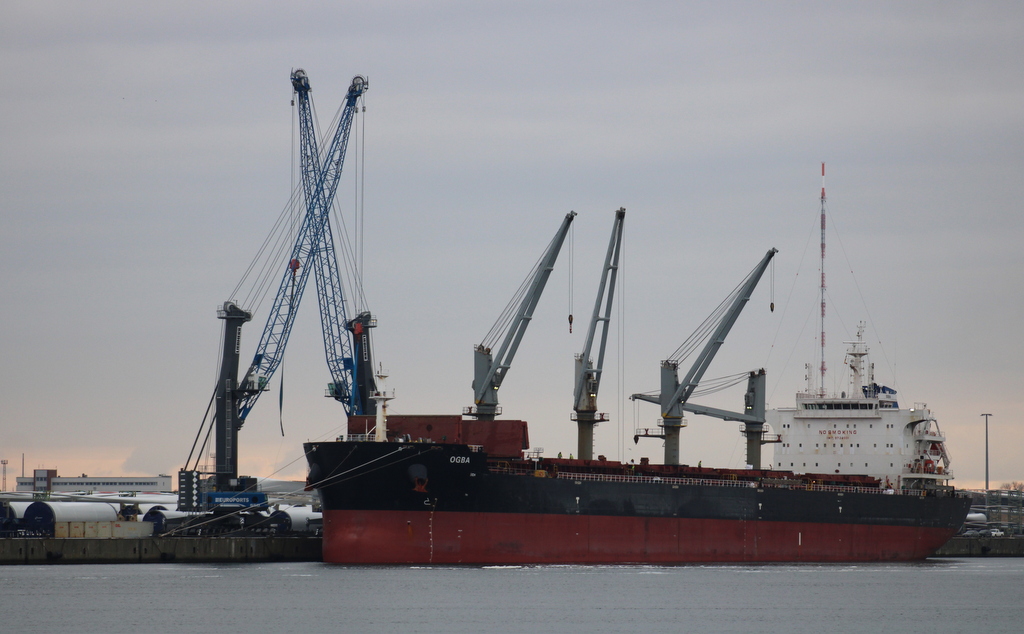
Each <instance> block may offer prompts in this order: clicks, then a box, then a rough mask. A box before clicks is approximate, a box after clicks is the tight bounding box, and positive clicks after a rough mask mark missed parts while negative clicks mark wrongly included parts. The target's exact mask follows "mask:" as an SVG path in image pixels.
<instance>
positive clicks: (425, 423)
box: [304, 192, 970, 565]
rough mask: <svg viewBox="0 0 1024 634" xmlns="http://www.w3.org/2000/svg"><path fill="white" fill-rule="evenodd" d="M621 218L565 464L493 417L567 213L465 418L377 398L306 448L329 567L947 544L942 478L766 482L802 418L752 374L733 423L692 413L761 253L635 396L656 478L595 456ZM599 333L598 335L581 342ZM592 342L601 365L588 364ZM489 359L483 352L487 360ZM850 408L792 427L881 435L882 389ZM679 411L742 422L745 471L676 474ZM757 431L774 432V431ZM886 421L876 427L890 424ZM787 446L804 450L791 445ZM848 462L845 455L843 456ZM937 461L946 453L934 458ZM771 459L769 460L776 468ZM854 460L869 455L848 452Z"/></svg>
mask: <svg viewBox="0 0 1024 634" xmlns="http://www.w3.org/2000/svg"><path fill="white" fill-rule="evenodd" d="M823 199H824V192H823ZM623 214H624V210H621V209H620V210H619V212H617V215H616V225H615V229H613V237H612V240H611V242H610V244H609V249H608V254H607V256H606V260H605V274H604V277H603V278H602V281H601V285H600V288H599V292H598V299H597V302H596V304H595V308H594V312H593V315H592V318H591V322H590V329H589V331H588V334H587V339H586V341H587V343H586V346H585V348H584V351H583V353H582V354H580V355H578V356H577V363H576V373H577V374H576V391H575V406H574V409H575V413H574V415H573V418H574V420H575V421H576V422H577V424H578V432H579V435H578V438H579V441H578V447H577V454H576V457H575V458H573V457H572V456H570V457H569V458H562V455H561V454H559V455H558V456H557V457H551V456H544V455H543V450H540V449H533V450H531V449H529V448H530V446H531V445H530V442H529V430H528V425H527V423H526V422H525V421H520V420H501V419H499V418H498V417H497V415H498V414H499V413H500V408H499V407H498V404H497V390H498V386H499V385H500V382H501V380H502V379H503V378H504V375H505V373H506V372H507V370H508V368H509V367H510V366H511V355H512V354H514V352H515V347H516V346H517V345H518V342H519V340H520V339H521V338H522V334H523V329H525V325H526V324H527V323H529V319H530V316H531V314H532V309H533V306H535V305H536V298H537V296H538V295H539V291H540V289H542V288H543V283H544V280H545V279H546V277H545V272H546V271H549V270H550V268H551V266H553V263H554V257H552V252H554V253H555V254H557V248H558V246H559V245H560V239H559V235H562V236H563V237H564V230H565V228H566V227H567V224H568V222H571V220H572V216H573V215H575V214H570V215H569V216H567V217H566V222H565V223H563V227H562V229H561V230H560V234H556V238H555V240H553V241H552V244H551V245H549V248H548V251H547V253H546V255H545V256H544V257H542V258H541V260H540V265H539V266H538V267H537V268H536V269H535V273H534V276H535V277H534V278H533V281H532V282H530V283H528V284H524V288H529V289H530V290H529V291H528V292H527V293H526V294H525V295H524V297H523V299H522V303H521V304H520V308H519V309H518V310H517V311H516V313H515V314H514V315H513V316H511V318H509V319H506V324H507V330H506V331H505V332H506V333H507V334H506V337H505V340H504V343H502V344H501V345H500V346H499V345H498V341H499V338H495V339H494V340H493V341H492V342H488V341H487V340H485V342H483V343H481V344H480V345H479V346H477V349H476V352H477V358H476V375H475V380H474V385H473V387H474V391H475V405H474V406H473V407H470V408H467V409H466V410H465V411H464V412H463V415H462V416H459V415H452V416H393V417H389V416H388V415H387V407H386V402H387V400H388V399H390V398H391V396H390V394H386V393H384V392H378V393H377V394H376V396H375V398H377V399H378V407H377V410H376V417H370V416H352V417H350V418H349V422H348V430H347V431H348V433H347V434H345V435H343V436H341V437H339V438H338V439H337V440H336V441H332V442H309V443H306V444H305V446H304V448H305V453H306V456H307V460H308V463H309V473H308V486H309V488H313V489H316V490H317V491H319V495H320V498H321V503H322V505H323V522H324V526H323V558H324V561H325V562H330V563H341V564H476V565H488V564H620V563H645V564H678V563H691V562H801V561H803V562H852V561H908V560H917V559H924V558H926V557H928V556H930V555H932V554H934V553H935V551H936V550H937V549H938V548H940V547H941V546H942V545H943V544H945V543H946V541H947V540H948V539H949V538H950V537H952V536H953V535H954V534H955V533H956V532H957V530H958V529H959V528H960V527H961V526H962V524H963V522H964V518H965V516H966V514H967V512H968V509H969V508H970V499H969V498H967V497H964V496H963V495H962V494H960V493H959V492H957V491H955V490H954V489H953V487H951V486H949V484H948V464H947V465H946V466H947V469H945V470H943V472H942V473H940V474H934V475H933V474H932V473H929V474H928V475H927V476H925V475H923V474H920V473H918V474H916V476H917V477H905V478H902V479H900V481H899V482H898V483H897V482H894V481H892V480H888V481H886V480H883V479H880V478H878V477H875V476H873V475H870V474H863V473H860V474H858V473H852V472H849V471H853V470H854V469H853V465H852V464H851V466H850V467H849V468H847V469H840V468H837V469H824V468H822V469H820V470H818V471H814V470H811V472H809V473H798V472H797V471H796V470H793V469H790V470H783V469H781V468H773V467H776V465H775V464H771V465H768V467H767V468H762V466H761V461H760V452H761V448H762V446H763V445H765V444H768V443H774V444H780V445H782V446H785V447H787V448H788V445H789V444H790V443H789V441H788V440H787V437H786V433H787V432H789V427H790V426H791V425H790V424H791V423H792V422H793V421H794V420H797V419H799V418H800V414H797V415H796V416H795V417H794V415H792V414H787V415H785V416H784V417H783V418H784V420H785V421H786V422H785V423H781V422H778V421H781V420H783V418H780V417H779V415H778V414H777V413H776V412H773V413H772V414H771V415H769V416H766V410H765V399H764V385H765V371H764V370H763V369H762V370H755V371H752V372H749V374H748V375H747V376H746V377H745V378H746V379H747V385H748V387H747V393H746V395H745V397H744V408H743V410H742V411H741V412H727V411H723V410H719V409H714V408H710V407H704V406H701V405H698V404H695V403H692V402H691V401H690V397H691V396H692V395H693V393H694V390H695V388H696V387H697V385H698V384H699V383H700V381H701V378H702V376H703V374H704V371H705V370H706V369H707V366H708V365H709V364H710V362H711V359H713V358H714V356H715V353H716V351H717V350H718V347H719V346H721V344H722V343H723V342H724V340H725V336H726V335H727V333H728V332H729V330H730V328H731V327H732V325H733V324H734V323H735V321H736V318H737V316H738V315H739V313H740V311H741V310H742V308H743V306H744V305H745V304H746V303H747V301H748V300H749V298H750V295H751V292H752V291H753V289H754V287H755V286H756V284H757V282H758V280H759V279H760V277H761V274H762V273H764V271H765V269H766V268H767V266H768V262H769V261H770V260H771V258H772V256H773V255H774V253H775V250H774V249H772V250H770V251H769V252H768V253H767V254H766V255H765V257H764V258H763V259H762V260H761V262H760V263H759V264H758V265H757V266H756V267H755V268H754V270H753V271H751V272H750V273H749V274H748V276H747V277H746V278H745V280H744V281H743V282H742V283H741V284H740V286H738V287H737V289H736V290H734V291H733V293H732V294H731V295H730V296H729V297H728V298H727V300H726V301H725V302H723V303H722V304H721V306H720V307H719V309H716V312H715V313H714V314H713V316H712V318H709V320H707V321H706V322H705V323H704V324H702V325H701V327H700V328H699V329H698V332H699V333H701V336H700V337H697V338H694V337H691V339H689V340H687V343H684V345H683V346H680V349H679V350H677V354H675V355H673V356H672V357H670V358H669V359H668V360H666V361H663V362H662V366H661V370H662V376H661V391H660V393H659V394H656V395H655V394H651V393H647V394H634V395H633V397H634V398H635V399H638V400H643V401H649V402H653V403H657V404H659V405H660V406H661V415H662V418H661V419H660V421H659V423H658V425H657V427H655V428H652V429H638V430H636V435H635V436H634V441H639V439H640V438H641V437H655V438H658V439H661V440H662V441H663V442H664V447H665V459H664V463H663V464H653V463H651V462H650V461H649V460H648V459H646V458H642V459H641V461H640V463H639V464H633V463H623V462H619V461H612V460H607V459H606V458H605V457H604V456H597V457H596V458H595V457H594V456H593V452H592V449H593V428H594V425H596V424H598V423H600V422H602V421H605V420H607V417H606V415H604V414H597V413H596V397H597V393H598V388H599V384H600V376H601V370H602V365H603V357H604V345H603V344H604V341H605V337H606V334H607V324H608V322H609V321H610V316H611V304H612V300H611V297H612V295H611V289H612V288H614V278H615V271H616V270H617V256H618V248H619V247H618V244H619V242H618V240H620V239H621V221H622V217H623ZM616 232H617V233H616ZM617 236H618V237H617ZM528 282H529V280H528ZM570 324H571V318H570ZM492 330H493V329H492ZM598 330H600V331H601V335H600V336H595V335H596V331H598ZM595 341H597V342H599V343H598V345H599V352H598V354H597V355H596V356H595V357H592V356H591V345H592V344H594V342H595ZM701 344H703V347H701ZM492 350H494V351H496V352H497V356H496V357H495V358H492ZM696 350H699V351H700V353H699V354H698V355H696V356H697V361H696V362H695V363H694V364H693V366H692V367H691V368H690V369H689V371H688V372H687V373H686V374H685V376H684V378H683V379H682V380H680V379H679V367H680V363H681V362H682V360H683V359H684V358H686V357H687V356H688V355H689V353H690V352H693V351H696ZM595 358H596V362H595ZM858 358H860V357H858ZM381 378H382V377H381ZM742 378H743V377H742V376H741V378H740V380H742ZM382 383H383V381H381V384H382ZM875 387H876V388H877V387H878V386H875ZM858 399H859V400H858V401H857V402H858V405H857V407H858V410H857V411H856V412H853V411H852V410H850V408H849V404H850V403H851V402H853V400H854V399H852V398H850V399H847V398H845V395H843V398H841V399H829V398H826V396H825V395H824V394H823V393H821V394H817V395H816V398H815V399H811V398H807V399H804V401H799V399H798V401H799V404H800V405H801V406H803V407H805V408H806V409H807V412H805V413H809V412H812V411H813V412H819V411H825V410H826V407H828V405H827V404H828V403H835V402H838V403H841V404H840V405H839V407H838V409H832V408H831V407H829V408H828V409H829V410H830V412H829V416H828V417H827V418H828V420H827V421H825V420H822V421H815V424H816V425H817V426H822V427H823V426H824V425H825V424H826V423H827V424H828V425H829V426H830V427H831V425H835V426H836V431H837V432H838V425H839V423H840V422H842V423H843V424H844V425H845V424H846V423H848V422H849V420H852V419H855V420H854V422H855V423H857V424H866V425H873V424H874V423H876V422H877V423H879V427H881V421H882V417H883V416H887V415H888V412H887V410H886V408H889V407H891V406H892V405H893V404H894V402H895V399H894V397H893V395H892V394H891V393H890V391H888V390H882V389H874V388H871V389H870V390H868V389H865V390H864V391H863V394H861V395H858ZM842 403H846V406H845V408H844V406H843V405H842ZM684 412H689V413H696V414H701V415H709V416H715V417H718V418H721V419H724V420H732V421H739V422H740V423H741V432H742V433H743V434H744V436H745V437H746V440H747V463H748V464H747V466H746V468H744V469H721V468H705V467H703V466H702V465H701V464H698V465H697V466H696V467H694V466H690V465H685V464H679V436H680V432H681V430H682V428H684V427H685V426H686V421H685V419H684V418H683V414H684ZM786 416H788V417H786ZM768 418H772V419H773V420H774V421H776V425H778V426H780V427H783V428H784V429H776V431H778V432H780V433H774V434H773V433H770V432H771V429H772V428H771V427H770V425H769V423H768V422H767V420H768ZM876 418H877V419H878V420H877V421H876V420H875V419H876ZM885 420H886V423H885V424H886V425H890V424H893V425H894V424H895V423H896V422H897V419H892V420H891V421H890V418H885ZM899 421H900V422H901V423H903V425H902V426H905V427H907V429H906V430H903V429H901V430H900V433H901V434H902V433H907V434H910V436H908V438H916V437H920V438H918V440H920V441H921V443H920V445H921V447H924V448H926V449H930V448H932V447H933V446H934V445H935V441H936V440H938V439H941V437H938V438H933V437H932V436H931V435H929V433H930V430H931V427H930V419H929V418H922V417H920V416H916V417H913V419H912V420H906V421H903V420H902V419H899ZM922 423H924V425H922ZM808 424H809V423H808ZM818 431H819V430H818V429H817V428H816V429H815V430H811V431H810V432H806V433H811V434H817V433H818ZM844 431H845V430H844ZM794 434H795V431H794ZM915 434H916V436H915ZM834 435H835V437H836V438H838V437H839V434H838V433H837V434H834ZM863 436H865V437H866V436H867V434H866V433H865V434H864V435H863ZM794 437H795V436H794ZM830 438H831V436H830ZM819 442H820V441H819ZM797 444H801V448H802V443H799V442H798V443H797ZM844 444H845V441H844ZM845 449H846V448H845V447H844V448H843V451H842V454H841V455H842V457H847V452H846V451H845ZM819 451H824V450H821V449H820V448H819ZM942 452H943V455H944V448H943V449H942ZM784 453H785V452H778V451H777V452H776V458H778V460H776V462H780V461H781V460H782V459H783V458H782V456H783V454H784ZM829 453H830V454H833V453H834V454H838V453H839V450H838V448H837V449H836V451H835V452H832V450H831V448H830V449H829ZM866 453H869V452H868V450H867V449H865V450H864V451H863V452H861V453H860V454H858V456H862V455H863V454H866ZM829 457H830V458H831V457H832V456H831V455H830V456H829ZM819 462H821V460H819ZM848 462H849V461H848ZM894 464H895V462H894ZM920 464H922V463H919V462H918V463H916V464H912V465H911V467H914V468H916V467H918V466H919V465H920ZM778 466H780V467H781V464H780V465H778ZM900 466H901V467H902V466H903V465H902V464H901V465H900ZM917 471H918V472H921V471H924V469H917ZM933 471H938V470H937V469H936V470H933Z"/></svg>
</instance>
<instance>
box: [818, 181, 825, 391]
mask: <svg viewBox="0 0 1024 634" xmlns="http://www.w3.org/2000/svg"><path fill="white" fill-rule="evenodd" d="M820 270H821V368H820V371H821V383H820V385H819V391H818V395H819V396H825V164H824V163H822V164H821V265H820Z"/></svg>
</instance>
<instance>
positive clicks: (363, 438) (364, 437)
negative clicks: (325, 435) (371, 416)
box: [338, 433, 377, 442]
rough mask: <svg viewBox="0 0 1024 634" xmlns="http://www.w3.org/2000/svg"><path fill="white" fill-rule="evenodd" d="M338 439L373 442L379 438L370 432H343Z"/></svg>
mask: <svg viewBox="0 0 1024 634" xmlns="http://www.w3.org/2000/svg"><path fill="white" fill-rule="evenodd" d="M338 440H347V441H348V442H373V441H374V440H377V435H376V434H374V433H369V434H342V435H341V436H338Z"/></svg>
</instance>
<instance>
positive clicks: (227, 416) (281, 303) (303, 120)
mask: <svg viewBox="0 0 1024 634" xmlns="http://www.w3.org/2000/svg"><path fill="white" fill-rule="evenodd" d="M290 80H291V85H292V89H293V91H294V97H295V103H296V105H297V110H298V120H299V138H300V172H301V178H302V190H303V195H304V201H305V213H304V215H303V217H302V222H301V225H300V226H299V228H298V231H297V233H296V236H295V241H294V245H293V246H292V249H291V252H290V254H289V257H288V259H287V261H284V262H281V263H280V266H281V269H282V277H281V282H280V285H279V286H278V289H277V293H276V295H275V297H274V301H273V304H272V306H271V308H270V313H269V315H268V317H267V323H266V326H265V327H264V329H263V333H262V336H261V338H260V342H259V344H258V346H257V348H256V353H255V355H254V356H253V360H252V362H251V364H250V365H249V367H248V369H247V370H246V371H245V374H244V376H243V378H242V379H241V380H240V381H239V380H238V369H239V356H240V342H241V328H242V325H243V324H245V323H246V322H248V321H250V320H251V319H252V313H250V312H249V311H247V310H245V309H244V308H242V307H241V306H238V305H237V304H236V303H235V302H233V301H227V302H224V304H223V305H222V307H221V308H220V309H219V310H218V313H217V316H218V318H220V319H223V320H224V322H225V328H224V340H223V348H222V352H221V364H220V373H219V377H218V380H217V385H216V388H215V390H214V396H213V399H212V401H213V403H215V408H214V415H213V418H212V421H211V423H210V424H211V426H212V428H213V429H214V430H215V432H216V433H215V437H216V440H215V443H216V444H215V448H216V470H215V474H214V477H215V488H216V490H217V491H219V492H229V491H242V490H245V489H246V488H247V486H246V485H247V484H248V483H246V482H244V481H243V482H239V478H238V431H239V430H240V429H241V427H242V425H243V424H244V423H245V419H246V417H247V416H248V415H249V413H250V412H251V411H252V408H253V406H254V405H255V404H256V401H257V400H258V399H259V397H260V395H261V394H262V393H263V392H264V391H266V390H268V389H269V383H270V379H271V377H272V376H273V375H274V372H275V371H276V370H277V369H278V367H279V366H280V365H281V361H282V359H283V358H284V352H285V348H286V346H287V344H288V338H289V335H290V334H291V331H292V327H293V325H294V322H295V316H296V314H297V311H298V307H299V303H300V301H301V299H302V296H303V292H304V290H305V288H306V283H307V282H308V281H309V278H310V275H311V274H313V277H314V278H315V280H316V289H317V299H318V300H319V307H320V323H321V327H322V330H323V340H324V351H325V355H326V360H327V366H328V369H329V371H330V374H331V379H332V382H331V383H330V384H329V386H328V396H330V397H332V398H334V399H336V400H337V401H339V402H340V403H341V404H342V405H343V406H344V408H345V412H346V413H347V414H348V415H351V416H358V415H363V414H373V413H374V411H375V408H376V405H375V401H374V400H373V398H372V397H373V393H374V391H375V384H374V378H373V372H372V367H373V360H372V350H371V344H370V337H369V329H370V328H373V327H374V326H376V321H375V320H374V318H373V316H372V315H371V314H370V313H369V312H368V311H364V312H360V313H359V314H358V315H355V316H354V317H353V318H351V319H350V318H349V317H348V316H347V314H346V297H345V293H344V290H343V287H342V282H341V273H340V269H339V266H338V257H337V253H336V250H335V244H334V236H333V235H332V231H331V224H330V222H329V219H330V211H331V209H332V206H333V204H334V198H335V193H336V192H337V189H338V184H339V181H340V178H341V173H342V169H343V167H344V163H345V153H346V149H347V147H348V142H349V136H350V133H351V129H352V121H353V118H354V116H355V114H356V112H357V109H358V103H359V101H360V99H361V98H362V96H363V94H364V93H365V92H366V90H367V88H368V87H369V83H368V82H367V80H366V78H364V77H363V76H360V75H357V76H356V77H354V78H353V79H352V82H351V84H350V86H349V88H348V92H347V94H346V97H345V104H344V107H343V109H342V112H341V115H340V117H339V119H338V123H337V126H336V127H335V128H334V130H333V132H332V133H331V134H330V137H329V143H328V145H327V149H326V150H323V151H322V150H321V148H320V145H319V143H318V140H317V134H316V129H315V127H314V121H313V110H312V99H311V96H310V92H311V88H310V83H309V77H308V76H307V75H306V72H305V71H304V70H302V69H297V70H295V71H293V72H292V73H291V77H290ZM205 426H206V421H205V420H204V425H203V427H204V428H205ZM201 434H202V428H201V429H200V435H201ZM198 438H199V436H197V442H198ZM196 444H197V443H194V444H193V452H192V453H193V454H194V455H195V458H196V459H195V465H196V466H195V467H193V468H192V469H189V464H190V463H192V458H193V455H191V454H190V456H189V459H188V461H187V462H186V469H185V470H183V471H182V472H181V473H180V474H179V485H180V486H179V491H181V492H182V499H183V501H184V502H185V503H186V504H188V503H193V502H197V501H198V500H199V496H198V491H196V490H195V487H196V486H198V485H197V482H198V480H199V478H198V475H199V473H198V471H197V468H198V462H199V456H201V455H202V449H200V451H199V452H198V453H197V452H196V451H195V449H196Z"/></svg>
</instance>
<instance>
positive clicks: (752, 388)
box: [630, 249, 778, 469]
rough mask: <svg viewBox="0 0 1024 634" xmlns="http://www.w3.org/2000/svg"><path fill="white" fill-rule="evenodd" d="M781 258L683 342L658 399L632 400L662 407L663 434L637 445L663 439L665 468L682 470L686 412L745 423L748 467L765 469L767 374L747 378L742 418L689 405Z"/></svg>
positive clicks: (764, 263)
mask: <svg viewBox="0 0 1024 634" xmlns="http://www.w3.org/2000/svg"><path fill="white" fill-rule="evenodd" d="M777 252H778V250H777V249H769V250H768V253H766V254H765V256H764V257H763V258H762V259H761V261H760V262H759V263H758V265H757V266H755V267H754V269H753V270H752V271H751V272H750V273H748V274H747V277H746V278H744V280H743V281H742V282H741V283H740V285H739V286H737V287H736V289H735V290H733V292H732V293H731V294H730V295H729V297H727V298H726V299H725V301H723V302H722V303H721V304H720V305H719V306H718V308H717V309H716V310H715V312H714V313H712V314H711V315H710V316H709V317H708V318H707V319H706V320H705V321H704V323H703V324H701V326H700V327H699V328H698V329H697V331H696V332H694V334H693V335H691V336H690V338H689V339H687V340H686V341H685V342H683V344H682V345H681V346H679V348H678V349H676V351H675V353H673V355H672V356H671V357H669V358H668V359H667V360H665V361H662V363H661V392H660V393H659V394H657V395H651V394H633V395H632V396H631V397H630V398H631V399H632V400H640V401H647V402H649V403H657V404H659V405H660V406H661V417H662V423H661V427H662V430H663V431H662V432H660V433H658V432H651V431H648V430H639V429H638V430H637V433H636V435H635V436H634V437H633V439H634V441H636V440H637V439H638V438H639V437H641V436H646V437H655V438H664V440H665V464H667V465H677V464H679V432H680V430H681V429H682V427H683V426H684V425H685V423H684V422H683V412H684V411H687V412H693V413H695V414H703V415H706V416H713V417H716V418H721V419H722V420H734V421H740V422H742V423H744V432H743V433H744V435H745V436H746V438H747V464H749V465H751V467H752V468H754V469H760V468H761V445H762V444H763V443H764V442H765V439H764V425H765V420H764V413H765V402H764V397H765V395H764V391H765V374H764V370H763V369H761V370H755V371H753V372H750V373H749V375H748V376H747V393H746V395H745V397H744V411H743V412H742V413H739V412H728V411H725V410H720V409H715V408H712V407H703V406H701V405H694V404H692V403H690V402H689V399H690V397H691V396H692V395H693V393H694V390H696V389H697V386H698V384H699V383H700V381H701V379H702V378H703V377H704V373H705V372H706V371H707V369H708V366H710V365H711V361H712V360H713V359H714V358H715V355H716V354H717V353H718V350H719V349H720V348H721V347H722V344H723V343H725V337H726V335H728V334H729V331H730V330H732V327H733V324H735V323H736V318H737V317H739V315H740V312H742V310H743V307H744V306H745V305H746V303H747V301H749V300H750V295H751V294H752V293H753V292H754V287H756V286H757V283H758V281H760V279H761V276H762V275H763V274H764V272H765V270H766V269H767V268H768V263H769V262H770V261H771V259H772V257H773V256H774V255H775V254H776V253H777ZM701 342H706V343H705V345H704V347H703V349H702V350H701V351H700V354H698V355H697V360H696V361H694V363H693V365H692V366H691V367H690V370H689V371H688V372H687V373H686V376H685V377H684V378H683V380H682V381H680V380H679V364H680V363H681V362H682V360H683V359H684V358H686V357H687V356H688V355H689V354H690V353H691V352H693V351H694V350H696V348H697V346H699V345H700V343H701Z"/></svg>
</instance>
